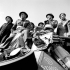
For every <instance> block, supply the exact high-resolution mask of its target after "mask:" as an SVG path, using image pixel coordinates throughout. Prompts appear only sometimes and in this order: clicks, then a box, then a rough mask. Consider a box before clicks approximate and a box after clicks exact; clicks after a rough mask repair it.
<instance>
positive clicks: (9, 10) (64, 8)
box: [0, 0, 70, 26]
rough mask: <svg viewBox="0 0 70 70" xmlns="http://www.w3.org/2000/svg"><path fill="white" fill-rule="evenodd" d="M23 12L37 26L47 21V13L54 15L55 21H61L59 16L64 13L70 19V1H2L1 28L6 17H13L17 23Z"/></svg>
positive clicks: (0, 0)
mask: <svg viewBox="0 0 70 70" xmlns="http://www.w3.org/2000/svg"><path fill="white" fill-rule="evenodd" d="M21 11H25V12H27V13H28V15H29V18H28V19H29V20H30V21H32V22H34V23H35V24H36V25H37V24H38V23H39V22H41V21H42V22H43V21H44V20H46V17H45V16H46V14H47V13H53V14H54V16H55V18H54V19H57V20H58V21H59V14H60V13H63V12H64V13H66V14H67V18H68V19H70V0H0V26H1V25H2V24H3V23H5V17H6V16H11V17H12V18H13V20H14V22H15V21H16V20H17V19H19V12H21Z"/></svg>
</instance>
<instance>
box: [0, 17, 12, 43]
mask: <svg viewBox="0 0 70 70" xmlns="http://www.w3.org/2000/svg"><path fill="white" fill-rule="evenodd" d="M5 20H6V21H7V23H5V24H3V25H2V26H1V28H0V42H1V43H4V41H5V40H6V39H7V38H8V37H9V35H10V33H11V28H12V26H13V19H12V17H10V16H6V18H5Z"/></svg>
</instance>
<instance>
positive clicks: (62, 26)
mask: <svg viewBox="0 0 70 70" xmlns="http://www.w3.org/2000/svg"><path fill="white" fill-rule="evenodd" d="M19 17H20V19H18V20H17V21H16V23H14V24H13V19H12V17H10V16H6V18H5V19H6V21H7V23H4V24H3V25H2V26H1V28H0V43H1V44H2V43H4V44H5V43H6V41H8V40H9V37H10V34H11V33H13V35H14V32H15V31H17V30H18V29H19V28H20V29H22V28H23V29H24V31H23V33H24V36H22V37H20V38H19V42H20V45H21V46H24V43H25V42H27V45H28V46H29V48H31V46H32V44H33V41H34V42H35V44H36V46H38V45H41V44H44V45H45V43H44V42H43V41H42V40H41V39H38V36H37V33H39V32H40V31H46V30H47V31H48V30H49V31H51V32H53V33H54V34H56V35H59V36H65V37H69V36H70V20H68V19H66V14H65V13H61V14H60V15H59V18H60V20H61V22H60V23H58V21H57V20H54V15H53V14H51V13H49V14H47V15H46V18H47V20H45V21H44V22H39V23H38V26H35V24H34V23H33V22H31V21H29V20H27V18H28V14H27V13H26V12H20V13H19ZM13 35H12V36H13ZM12 36H11V37H12ZM37 42H38V44H37ZM44 45H43V46H44Z"/></svg>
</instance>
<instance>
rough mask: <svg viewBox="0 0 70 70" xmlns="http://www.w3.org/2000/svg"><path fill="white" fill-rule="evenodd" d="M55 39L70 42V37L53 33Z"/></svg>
mask: <svg viewBox="0 0 70 70" xmlns="http://www.w3.org/2000/svg"><path fill="white" fill-rule="evenodd" d="M53 41H55V42H56V41H61V42H70V37H64V36H58V35H53Z"/></svg>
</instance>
